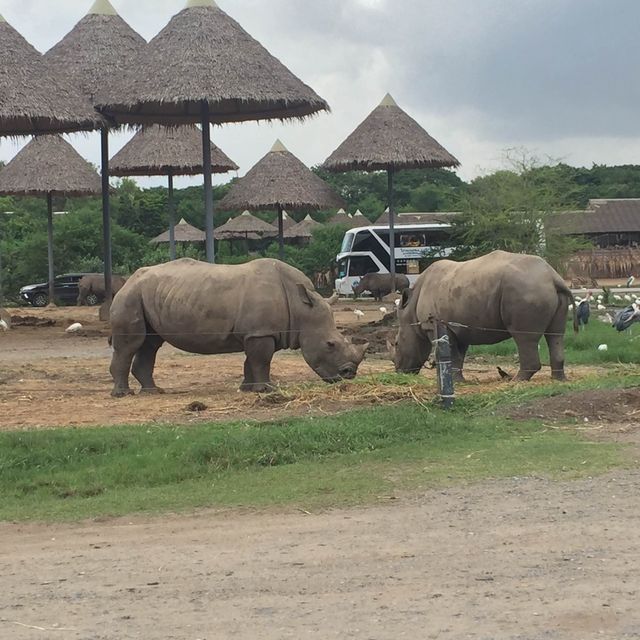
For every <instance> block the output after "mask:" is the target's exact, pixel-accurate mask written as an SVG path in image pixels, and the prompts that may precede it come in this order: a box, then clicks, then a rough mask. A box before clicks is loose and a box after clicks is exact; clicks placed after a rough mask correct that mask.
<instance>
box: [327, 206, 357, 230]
mask: <svg viewBox="0 0 640 640" xmlns="http://www.w3.org/2000/svg"><path fill="white" fill-rule="evenodd" d="M352 223H353V218H352V217H351V216H350V215H349V214H348V213H347V212H346V211H345V210H344V209H338V212H337V213H336V214H335V215H334V216H333V217H332V218H331V219H330V220H329V224H341V225H343V226H345V227H348V226H350V225H351V224H352Z"/></svg>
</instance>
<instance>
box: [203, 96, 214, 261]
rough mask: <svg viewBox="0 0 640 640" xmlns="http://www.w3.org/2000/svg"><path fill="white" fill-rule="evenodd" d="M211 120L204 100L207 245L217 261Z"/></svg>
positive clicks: (212, 259) (209, 254) (210, 253)
mask: <svg viewBox="0 0 640 640" xmlns="http://www.w3.org/2000/svg"><path fill="white" fill-rule="evenodd" d="M210 127H211V122H210V118H209V103H208V102H206V101H203V102H202V173H203V174H204V217H205V233H206V247H207V262H210V263H211V264H213V263H215V261H216V252H215V246H214V242H213V185H212V183H211V130H210Z"/></svg>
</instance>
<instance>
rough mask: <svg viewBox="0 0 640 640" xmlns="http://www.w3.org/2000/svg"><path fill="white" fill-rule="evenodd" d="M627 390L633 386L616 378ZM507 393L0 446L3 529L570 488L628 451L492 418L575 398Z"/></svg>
mask: <svg viewBox="0 0 640 640" xmlns="http://www.w3.org/2000/svg"><path fill="white" fill-rule="evenodd" d="M633 382H635V383H636V384H637V383H639V382H640V378H638V377H637V376H636V377H633V378H629V379H626V380H625V384H627V385H628V384H632V383H633ZM607 386H610V387H611V388H613V387H614V386H618V387H620V386H624V385H623V384H620V380H619V379H617V378H614V377H613V376H612V377H610V378H604V379H593V380H587V381H583V382H581V383H579V384H570V385H566V386H565V385H548V386H538V387H526V386H524V387H523V386H508V387H505V389H504V390H500V391H497V392H496V393H493V394H487V395H483V396H481V397H479V396H467V397H463V398H460V400H459V402H458V405H457V408H456V410H455V411H453V412H443V411H441V410H439V409H436V408H427V409H425V408H424V407H422V406H419V405H417V404H415V403H402V404H398V405H395V406H380V407H377V408H373V409H366V410H360V411H352V412H349V413H345V414H341V415H337V416H330V417H323V418H304V419H289V420H283V421H278V422H272V423H246V422H234V423H228V424H205V425H198V426H180V427H177V426H176V427H167V426H145V427H140V426H135V427H131V426H123V427H109V428H102V429H73V430H72V429H61V430H51V431H27V432H9V433H1V434H0V519H2V520H28V519H38V520H61V519H64V520H69V519H79V518H85V517H91V516H103V515H124V514H129V513H134V512H161V511H169V510H176V511H178V510H183V509H192V508H197V507H207V506H266V505H289V506H300V507H302V508H305V509H309V508H318V507H325V506H334V505H346V504H359V503H364V502H372V501H376V500H378V499H380V498H381V497H384V496H389V495H391V494H393V493H394V492H396V491H404V490H415V489H418V488H423V487H433V486H441V485H444V484H449V483H453V482H459V481H475V480H480V479H483V478H499V477H504V476H511V475H529V474H535V475H546V476H552V477H556V476H563V477H568V476H570V477H577V476H580V475H583V474H598V473H601V472H604V471H606V470H607V469H609V468H611V467H613V466H616V465H622V464H624V463H625V461H626V459H627V456H626V454H625V450H624V449H623V448H622V447H620V446H618V445H614V444H609V443H604V444H593V443H589V442H586V441H584V440H582V439H581V438H579V437H578V436H576V435H575V434H573V433H571V432H565V431H552V432H550V431H548V430H547V429H545V428H544V426H543V425H541V424H538V423H535V422H531V423H522V422H515V421H511V420H509V419H508V418H505V417H504V416H503V415H502V413H501V412H497V411H496V408H497V407H504V406H505V404H509V403H514V402H523V401H525V400H530V399H532V398H535V397H540V396H545V395H547V396H548V395H554V394H557V393H562V392H566V391H570V390H575V389H577V388H584V389H587V388H606V387H607Z"/></svg>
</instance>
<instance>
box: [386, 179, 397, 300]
mask: <svg viewBox="0 0 640 640" xmlns="http://www.w3.org/2000/svg"><path fill="white" fill-rule="evenodd" d="M387 200H388V202H389V252H390V254H391V255H390V256H389V273H390V274H391V286H392V287H393V288H392V291H395V290H396V215H395V213H394V211H393V167H392V166H389V167H387Z"/></svg>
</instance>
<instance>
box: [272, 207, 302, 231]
mask: <svg viewBox="0 0 640 640" xmlns="http://www.w3.org/2000/svg"><path fill="white" fill-rule="evenodd" d="M296 224H297V223H296V221H295V220H294V219H293V218H292V217H291V216H290V215H289V214H288V213H287V212H286V211H283V212H282V228H283V229H284V230H285V231H286V230H287V229H290V228H291V227H293V226H295V225H296ZM273 225H274V226H275V227H277V226H278V221H277V220H276V221H275V222H274V223H273Z"/></svg>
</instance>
